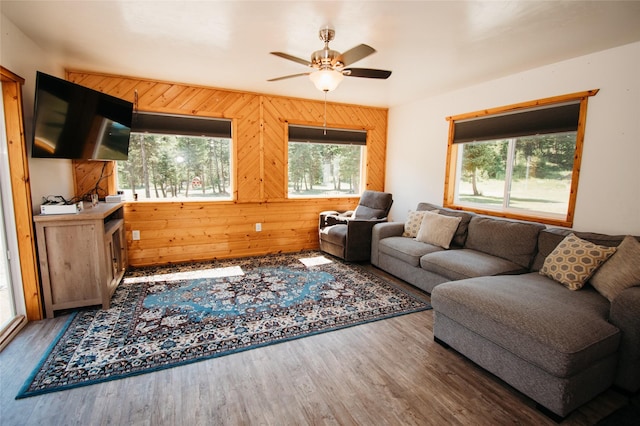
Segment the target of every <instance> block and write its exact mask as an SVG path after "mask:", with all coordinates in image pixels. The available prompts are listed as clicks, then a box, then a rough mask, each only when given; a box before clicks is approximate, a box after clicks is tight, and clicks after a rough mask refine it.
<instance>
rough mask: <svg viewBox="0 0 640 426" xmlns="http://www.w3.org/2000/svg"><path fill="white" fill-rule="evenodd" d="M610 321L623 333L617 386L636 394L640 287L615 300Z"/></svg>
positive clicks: (639, 380)
mask: <svg viewBox="0 0 640 426" xmlns="http://www.w3.org/2000/svg"><path fill="white" fill-rule="evenodd" d="M609 321H610V322H611V323H612V324H613V325H615V326H616V327H618V328H619V329H620V331H621V332H622V336H621V337H622V338H621V339H620V348H619V350H618V352H619V357H618V370H617V372H616V380H615V384H616V385H617V386H619V387H621V388H623V389H625V390H627V391H629V392H636V391H638V390H639V389H640V287H631V288H627V289H626V290H624V291H622V292H621V293H620V294H619V295H618V296H617V297H616V298H615V299H613V302H611V311H610V313H609Z"/></svg>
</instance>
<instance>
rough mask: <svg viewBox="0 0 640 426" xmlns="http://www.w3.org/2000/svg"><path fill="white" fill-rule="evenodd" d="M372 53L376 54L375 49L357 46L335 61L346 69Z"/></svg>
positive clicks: (362, 45)
mask: <svg viewBox="0 0 640 426" xmlns="http://www.w3.org/2000/svg"><path fill="white" fill-rule="evenodd" d="M373 53H376V49H374V48H373V47H371V46H367V45H366V44H359V45H358V46H356V47H354V48H353V49H349V50H347V51H346V52H344V53H343V54H342V55H340V56H338V57H337V58H336V60H337V61H340V62H342V64H343V66H345V67H346V66H348V65H351V64H353V63H354V62H357V61H359V60H361V59H364V58H366V57H367V56H369V55H371V54H373Z"/></svg>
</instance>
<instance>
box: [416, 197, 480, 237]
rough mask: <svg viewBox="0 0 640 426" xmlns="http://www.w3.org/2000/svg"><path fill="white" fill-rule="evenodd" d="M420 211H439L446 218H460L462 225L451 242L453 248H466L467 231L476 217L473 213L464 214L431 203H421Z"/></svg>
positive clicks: (418, 208)
mask: <svg viewBox="0 0 640 426" xmlns="http://www.w3.org/2000/svg"><path fill="white" fill-rule="evenodd" d="M417 210H418V211H421V210H424V211H433V210H438V213H439V214H441V215H445V216H453V217H459V218H460V224H459V225H458V229H457V230H456V233H455V234H454V236H453V239H452V240H451V247H455V248H461V247H463V246H464V242H465V241H466V240H467V229H468V228H469V222H470V221H471V218H472V217H473V216H474V215H473V213H469V212H463V211H460V210H452V209H447V208H444V207H439V206H436V205H435V204H431V203H419V204H418V207H417Z"/></svg>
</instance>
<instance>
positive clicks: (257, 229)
mask: <svg viewBox="0 0 640 426" xmlns="http://www.w3.org/2000/svg"><path fill="white" fill-rule="evenodd" d="M261 231H262V224H261V223H256V232H261Z"/></svg>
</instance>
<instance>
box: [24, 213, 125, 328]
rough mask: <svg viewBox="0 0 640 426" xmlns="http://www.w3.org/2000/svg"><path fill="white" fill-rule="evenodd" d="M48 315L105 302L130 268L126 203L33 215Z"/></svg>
mask: <svg viewBox="0 0 640 426" xmlns="http://www.w3.org/2000/svg"><path fill="white" fill-rule="evenodd" d="M34 221H35V225H36V236H37V243H38V257H39V262H40V275H41V278H42V292H43V295H44V307H45V314H46V317H47V318H53V314H54V311H56V310H60V309H69V308H77V307H81V306H93V305H102V308H103V309H108V308H109V304H110V301H111V296H112V295H113V292H114V291H115V289H116V287H117V286H118V284H119V283H120V280H121V279H122V277H123V276H124V273H125V270H126V268H127V244H126V239H125V233H124V210H123V204H122V203H99V204H98V205H97V206H95V207H91V204H87V203H85V208H84V211H82V212H79V213H77V214H57V215H37V216H35V217H34Z"/></svg>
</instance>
